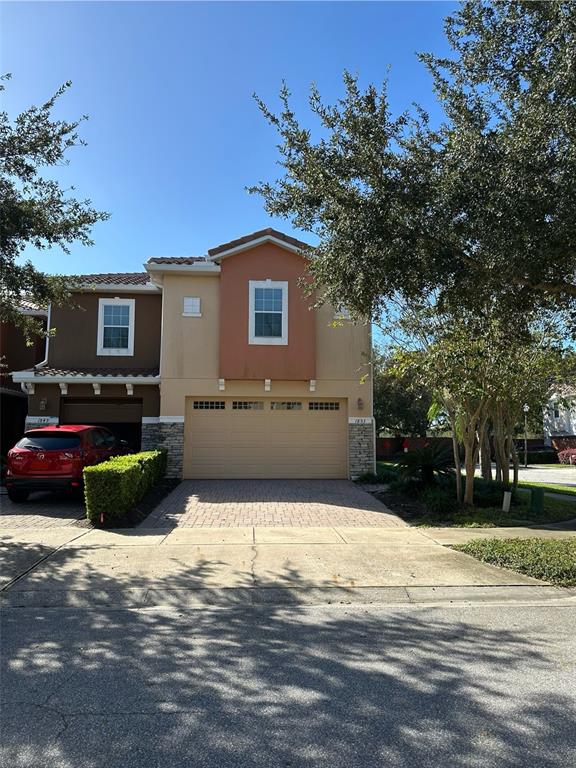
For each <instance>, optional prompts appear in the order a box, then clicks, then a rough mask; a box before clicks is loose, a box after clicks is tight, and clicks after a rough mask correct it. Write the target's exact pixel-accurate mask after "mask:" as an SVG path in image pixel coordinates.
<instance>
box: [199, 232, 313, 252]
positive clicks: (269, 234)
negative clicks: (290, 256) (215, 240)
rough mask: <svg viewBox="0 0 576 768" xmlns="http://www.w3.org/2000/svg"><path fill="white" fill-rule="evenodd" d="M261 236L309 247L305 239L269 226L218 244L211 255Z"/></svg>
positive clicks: (299, 246) (210, 250)
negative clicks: (291, 235) (299, 238)
mask: <svg viewBox="0 0 576 768" xmlns="http://www.w3.org/2000/svg"><path fill="white" fill-rule="evenodd" d="M261 237H275V238H276V239H277V240H283V241H284V242H285V243H289V244H290V245H294V246H296V247H297V248H308V247H309V245H308V243H305V242H304V241H303V240H297V239H296V238H295V237H290V235H285V234H284V233H283V232H279V231H278V230H277V229H272V227H268V228H267V229H259V230H258V231H257V232H252V233H251V234H250V235H244V237H239V238H238V239H237V240H230V242H229V243H222V245H217V246H216V247H215V248H210V249H209V250H208V254H209V256H217V255H218V254H219V253H223V252H224V251H229V250H231V249H232V248H237V247H238V246H239V245H246V243H250V242H251V241H252V240H259V239H260V238H261Z"/></svg>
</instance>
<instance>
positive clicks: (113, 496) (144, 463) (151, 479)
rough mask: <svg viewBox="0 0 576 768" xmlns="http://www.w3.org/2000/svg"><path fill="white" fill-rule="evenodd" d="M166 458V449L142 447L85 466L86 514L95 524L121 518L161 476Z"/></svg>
mask: <svg viewBox="0 0 576 768" xmlns="http://www.w3.org/2000/svg"><path fill="white" fill-rule="evenodd" d="M166 458H167V457H166V451H142V452H141V453H132V454H128V455H127V456H115V457H114V458H112V459H108V461H104V462H102V463H101V464H95V465H93V466H91V467H85V469H84V473H83V474H84V499H85V501H86V517H87V518H88V519H89V520H90V522H92V523H94V524H95V525H108V524H110V523H113V522H114V521H120V520H122V519H123V518H124V517H125V516H126V515H127V514H128V513H129V512H130V511H131V510H132V509H134V507H135V506H136V504H137V503H138V502H139V501H140V499H141V498H142V497H143V496H144V495H145V494H146V493H147V491H149V490H150V488H152V487H153V486H154V485H157V484H158V483H159V482H160V480H162V478H163V477H164V475H165V474H166Z"/></svg>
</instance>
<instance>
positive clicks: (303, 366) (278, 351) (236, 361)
mask: <svg viewBox="0 0 576 768" xmlns="http://www.w3.org/2000/svg"><path fill="white" fill-rule="evenodd" d="M221 266H222V272H221V275H220V377H221V378H223V379H283V380H285V381H295V380H302V379H315V378H316V317H315V311H314V310H313V309H310V305H311V304H312V302H313V299H312V298H305V297H304V296H303V295H302V288H301V287H300V285H299V284H298V283H299V280H300V278H302V277H303V276H304V275H305V272H306V262H305V260H304V259H303V258H302V257H301V256H299V255H298V254H295V253H291V252H290V251H286V250H285V249H284V248H280V247H279V246H277V245H274V244H272V243H266V244H263V245H259V246H256V247H255V248H251V249H249V250H245V251H242V252H241V253H238V254H235V255H233V256H229V257H228V258H225V259H223V260H222V265H221ZM268 279H269V280H285V281H287V282H288V344H287V345H277V346H276V345H251V344H249V343H248V303H249V291H248V284H249V281H250V280H268Z"/></svg>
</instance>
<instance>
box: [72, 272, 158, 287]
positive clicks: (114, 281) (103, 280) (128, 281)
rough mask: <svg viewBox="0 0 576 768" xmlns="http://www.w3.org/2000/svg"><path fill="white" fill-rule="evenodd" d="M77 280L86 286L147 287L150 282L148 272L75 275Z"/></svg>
mask: <svg viewBox="0 0 576 768" xmlns="http://www.w3.org/2000/svg"><path fill="white" fill-rule="evenodd" d="M73 277H74V279H75V280H77V281H78V282H79V283H83V284H86V285H146V284H147V283H149V282H150V277H149V275H148V273H147V272H103V273H102V274H99V275H74V276H73Z"/></svg>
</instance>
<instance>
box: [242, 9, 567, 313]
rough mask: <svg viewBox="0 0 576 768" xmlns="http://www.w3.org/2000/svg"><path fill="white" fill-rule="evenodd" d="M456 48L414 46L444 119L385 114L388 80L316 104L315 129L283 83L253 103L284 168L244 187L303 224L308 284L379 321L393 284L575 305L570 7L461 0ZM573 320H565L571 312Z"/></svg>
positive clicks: (499, 301)
mask: <svg viewBox="0 0 576 768" xmlns="http://www.w3.org/2000/svg"><path fill="white" fill-rule="evenodd" d="M445 29H446V35H447V38H448V41H449V43H450V45H451V47H452V50H453V57H452V58H446V59H439V58H436V57H434V56H433V55H431V54H421V55H420V57H419V58H420V60H421V61H422V62H423V64H424V65H425V66H426V67H427V68H428V70H429V71H430V73H431V75H432V77H433V83H434V89H435V92H436V95H437V98H438V100H439V102H440V105H441V107H442V108H443V111H444V115H445V119H444V122H443V123H442V124H441V125H439V126H438V127H436V126H432V125H431V123H430V120H429V117H428V115H427V114H426V113H425V112H424V110H422V109H420V108H416V109H415V110H413V111H412V112H410V113H409V112H406V113H404V114H401V115H398V116H395V115H393V114H392V112H391V110H390V106H389V101H388V94H387V86H386V84H384V85H383V86H382V87H381V88H377V87H375V86H374V85H370V86H368V87H367V88H366V89H365V90H362V89H361V88H360V86H359V84H358V80H357V78H355V77H353V76H352V75H350V74H349V73H345V74H344V96H343V97H342V98H341V99H340V100H339V101H338V102H337V103H336V104H332V105H329V104H325V103H323V101H322V99H321V96H320V94H319V92H318V90H317V89H316V87H312V89H311V93H310V99H309V105H310V110H311V113H312V115H313V117H314V118H316V120H317V122H318V124H319V135H318V138H315V135H314V134H313V131H312V129H310V128H308V127H305V126H304V125H303V124H302V123H301V122H300V121H299V120H298V119H297V117H296V115H295V113H294V111H293V109H292V107H291V104H290V92H289V90H288V87H287V86H286V85H283V87H282V89H281V92H280V101H281V109H280V111H279V113H277V114H276V113H275V112H273V111H272V110H271V109H270V108H269V107H268V106H267V105H266V104H265V103H264V102H263V101H262V100H260V99H257V102H258V105H259V107H260V109H261V111H262V113H263V114H264V116H265V118H266V119H267V120H268V122H269V123H270V124H271V125H272V126H273V127H274V128H275V129H276V130H277V131H278V134H279V136H280V144H279V151H280V165H281V167H282V169H283V172H284V173H283V176H282V177H281V178H279V179H278V180H276V181H275V182H264V183H260V184H259V185H257V186H254V187H252V188H251V190H250V191H252V192H256V193H258V194H260V195H262V196H263V198H264V201H265V206H266V209H267V211H268V212H269V213H271V214H273V215H276V216H281V217H286V218H289V219H290V220H291V221H292V223H293V224H294V226H296V227H299V228H301V229H303V230H305V231H309V232H313V233H315V234H316V235H317V236H318V238H319V244H318V247H317V248H316V249H315V250H314V252H313V255H311V262H310V263H311V271H312V273H313V275H314V278H315V283H316V287H317V288H318V290H319V291H321V292H323V295H324V296H325V297H326V298H328V299H330V300H331V301H332V302H333V303H334V304H335V305H338V304H340V303H342V302H344V303H345V304H346V306H348V307H350V308H351V309H352V310H354V311H355V312H357V313H359V314H363V315H366V316H373V317H378V316H379V315H380V314H381V313H382V311H384V310H385V309H386V307H387V303H388V302H389V301H390V300H393V299H394V298H395V297H396V295H397V294H400V295H402V296H403V297H404V298H405V299H409V300H415V299H420V298H422V297H425V296H427V295H428V294H429V293H430V292H431V291H433V292H435V293H436V295H437V298H438V299H439V301H440V303H441V304H443V305H446V304H447V305H450V306H455V307H461V306H462V305H466V306H467V307H468V308H469V309H477V308H482V307H484V306H485V305H486V302H492V303H494V306H497V307H498V308H500V309H501V310H502V311H503V312H505V313H509V312H512V311H522V312H523V311H526V310H528V309H530V308H533V307H535V306H538V307H545V308H549V307H550V306H551V305H554V306H561V307H563V308H567V309H569V310H571V311H573V312H576V215H575V205H574V201H575V200H576V119H575V114H576V78H575V77H574V58H573V56H574V49H575V46H576V4H574V3H573V2H571V0H554V2H546V3H537V2H519V1H518V0H501V1H500V2H484V1H482V0H467V2H464V3H462V4H461V5H460V6H459V8H458V10H457V11H456V12H455V13H454V14H453V15H452V16H449V17H448V18H447V19H446V23H445ZM575 325H576V324H575Z"/></svg>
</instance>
